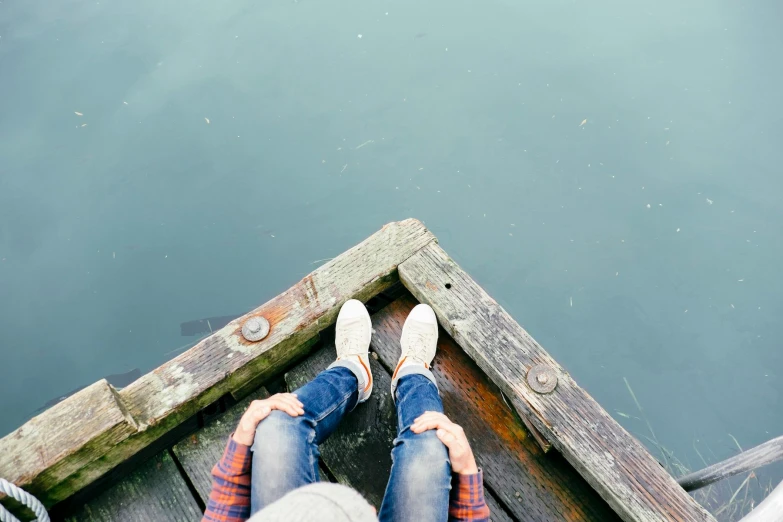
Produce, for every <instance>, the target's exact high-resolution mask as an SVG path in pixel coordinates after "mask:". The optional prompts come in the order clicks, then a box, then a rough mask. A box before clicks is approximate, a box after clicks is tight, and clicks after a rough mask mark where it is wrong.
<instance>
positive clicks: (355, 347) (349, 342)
mask: <svg viewBox="0 0 783 522" xmlns="http://www.w3.org/2000/svg"><path fill="white" fill-rule="evenodd" d="M358 323H360V321H359V320H358V319H357V320H349V321H346V322H345V323H344V324H343V325H341V326H343V327H344V331H343V335H342V336H341V341H342V342H341V343H340V344H341V348H342V349H341V350H340V351H341V352H342V354H343V355H342V357H347V356H349V355H364V350H363V349H362V344H361V338H362V332H361V331H360V330H359V328H356V327H355V325H356V324H358Z"/></svg>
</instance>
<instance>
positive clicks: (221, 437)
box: [172, 388, 269, 505]
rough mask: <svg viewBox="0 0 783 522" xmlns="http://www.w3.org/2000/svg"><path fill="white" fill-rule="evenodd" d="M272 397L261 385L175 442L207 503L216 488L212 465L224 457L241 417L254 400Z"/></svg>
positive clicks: (177, 453)
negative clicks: (213, 483) (201, 426)
mask: <svg viewBox="0 0 783 522" xmlns="http://www.w3.org/2000/svg"><path fill="white" fill-rule="evenodd" d="M268 396H269V392H267V391H266V389H264V388H261V389H259V390H256V392H255V393H252V394H250V395H249V396H247V397H246V398H245V399H244V400H243V401H242V402H239V403H237V404H235V405H234V406H232V407H231V408H229V409H228V410H227V411H226V412H225V413H224V414H223V415H220V416H219V417H217V418H215V419H212V421H211V422H210V423H209V424H207V425H206V426H204V427H203V428H201V429H200V430H199V431H198V432H196V433H194V434H193V435H191V436H190V437H187V438H186V439H183V440H181V441H180V442H178V443H177V444H175V445H174V447H173V448H172V451H173V452H174V456H175V458H176V459H177V460H178V461H179V463H180V465H181V466H182V469H183V470H184V471H185V473H186V474H187V476H188V477H189V478H190V481H191V483H192V484H193V487H194V488H196V491H197V492H198V495H199V497H200V498H201V500H202V502H204V504H205V505H206V504H207V502H208V501H209V493H210V491H211V490H212V468H213V467H214V466H215V464H217V463H218V461H220V459H221V458H222V457H223V451H224V450H225V449H226V443H227V442H228V437H229V436H230V435H231V433H233V432H234V430H235V429H236V426H237V424H239V419H240V418H241V417H242V414H243V413H244V412H245V410H246V409H247V407H248V406H249V405H250V402H251V401H254V400H256V399H264V398H266V397H268Z"/></svg>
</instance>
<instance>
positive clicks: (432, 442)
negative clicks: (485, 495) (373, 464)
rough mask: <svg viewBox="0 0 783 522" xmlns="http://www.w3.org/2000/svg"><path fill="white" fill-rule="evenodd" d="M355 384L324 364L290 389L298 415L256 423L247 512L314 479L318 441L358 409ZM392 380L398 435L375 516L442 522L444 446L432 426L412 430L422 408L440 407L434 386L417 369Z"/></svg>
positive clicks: (446, 475) (388, 520)
mask: <svg viewBox="0 0 783 522" xmlns="http://www.w3.org/2000/svg"><path fill="white" fill-rule="evenodd" d="M427 373H428V372H427ZM429 375H430V376H431V374H429ZM357 384H358V380H357V377H356V376H355V375H354V373H353V372H352V371H351V369H350V368H348V367H343V366H338V367H332V368H329V369H327V370H325V371H323V372H321V373H320V374H319V375H318V376H317V377H316V378H315V379H313V380H312V381H311V382H309V383H308V384H306V385H305V386H303V387H301V388H299V389H298V390H297V391H295V392H294V393H296V394H297V395H298V397H299V400H300V401H301V402H302V404H304V410H305V414H304V415H300V416H299V417H291V416H290V415H288V414H287V413H284V412H281V411H273V412H272V413H271V414H270V415H269V417H267V418H266V419H264V420H263V421H262V422H261V423H260V424H259V425H258V429H257V430H256V436H255V442H254V443H253V448H252V451H253V468H252V482H251V493H250V512H251V514H254V513H256V512H258V511H260V510H261V509H263V508H264V507H265V506H267V505H269V504H271V503H272V502H274V501H275V500H277V499H279V498H281V497H282V496H283V495H285V494H286V493H288V492H289V491H293V490H294V489H296V488H299V487H301V486H304V485H307V484H310V483H313V482H317V481H318V456H319V452H318V445H319V444H321V443H322V442H323V441H325V440H326V439H327V438H328V437H329V435H331V434H332V432H333V431H334V430H335V429H336V428H337V425H338V424H339V423H340V421H341V420H342V419H343V417H344V416H345V415H346V414H347V413H348V412H349V411H351V410H352V409H353V408H354V407H355V406H356V402H357V399H358V391H357ZM396 384H397V388H396V391H395V398H396V406H397V438H396V439H394V448H393V449H392V469H391V476H390V477H389V483H388V485H387V486H386V493H385V495H384V497H383V503H382V504H381V509H380V512H379V519H380V521H381V522H392V521H395V522H397V521H399V522H403V521H404V522H407V521H410V520H417V521H422V522H429V521H433V522H434V521H439V522H445V521H446V520H448V506H449V493H450V490H451V465H450V463H449V458H448V451H447V449H446V446H444V445H443V443H442V442H441V441H440V440H439V439H438V437H437V435H435V432H434V431H432V430H430V431H426V432H424V433H420V434H418V435H417V434H415V433H413V432H412V431H411V430H410V426H411V424H413V421H414V420H415V419H416V418H417V417H418V416H419V415H421V414H422V413H424V412H425V411H438V412H443V405H442V403H441V400H440V396H439V395H438V389H437V387H436V386H435V384H434V382H433V381H432V380H430V377H428V375H427V374H422V373H410V374H407V375H403V376H402V377H400V378H399V379H398V381H397V383H396Z"/></svg>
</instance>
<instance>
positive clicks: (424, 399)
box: [378, 373, 451, 522]
mask: <svg viewBox="0 0 783 522" xmlns="http://www.w3.org/2000/svg"><path fill="white" fill-rule="evenodd" d="M395 395H396V405H397V438H396V439H395V440H394V449H392V470H391V476H390V477H389V483H388V485H387V486H386V494H385V495H384V497H383V503H382V504H381V511H380V515H379V517H378V518H379V520H380V522H404V521H405V522H407V521H410V520H416V521H421V522H446V520H447V519H448V510H449V493H450V490H451V464H450V463H449V455H448V450H447V449H446V446H445V445H444V444H443V443H442V442H441V441H440V439H438V436H437V435H436V434H435V431H434V430H429V431H426V432H424V433H419V434H415V433H413V432H412V431H411V430H410V427H411V425H412V424H413V421H414V420H416V418H417V417H419V416H420V415H421V414H422V413H424V412H425V411H437V412H441V413H442V412H443V404H442V403H441V400H440V396H439V395H438V389H437V387H436V386H435V384H434V383H433V382H432V381H431V380H430V379H429V378H427V377H426V376H425V375H422V374H416V373H414V374H410V375H405V376H403V377H401V378H400V379H399V380H398V382H397V389H396V392H395Z"/></svg>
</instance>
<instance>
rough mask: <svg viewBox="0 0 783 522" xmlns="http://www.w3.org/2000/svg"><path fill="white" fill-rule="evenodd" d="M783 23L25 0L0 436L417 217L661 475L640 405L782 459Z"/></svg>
mask: <svg viewBox="0 0 783 522" xmlns="http://www.w3.org/2000/svg"><path fill="white" fill-rule="evenodd" d="M781 20H783V4H781V3H780V2H778V1H777V0H757V1H755V2H735V1H729V0H712V1H707V0H663V1H661V2H657V3H649V2H646V3H638V2H627V1H621V0H603V1H601V2H587V1H583V0H582V1H571V0H569V1H565V0H557V1H556V0H552V1H549V2H524V1H513V2H512V1H510V0H490V1H489V2H477V1H465V0H456V1H455V0H452V1H448V2H447V1H445V0H435V1H432V2H417V1H413V0H395V1H358V0H344V1H340V2H318V1H315V0H299V1H298V2H297V1H294V0H282V1H281V0H272V1H264V2H250V1H245V0H238V1H235V2H206V1H195V2H188V3H186V4H185V3H171V2H154V1H151V0H141V1H137V2H129V1H122V2H120V1H105V0H101V1H89V2H87V1H83V0H62V1H59V2H34V1H31V0H28V1H25V0H3V1H2V3H0V357H2V370H0V411H2V416H0V435H2V434H5V433H8V432H10V431H11V430H13V429H14V428H15V427H17V426H18V425H19V424H21V423H23V422H24V421H25V420H27V419H28V418H29V417H31V416H32V415H33V414H34V412H35V410H36V409H37V408H39V407H41V406H42V405H43V404H44V403H46V402H47V401H48V400H50V399H52V398H53V397H56V396H58V395H62V394H63V393H67V392H68V391H70V390H72V389H74V388H77V387H79V386H82V385H85V384H88V383H91V382H93V381H95V380H96V379H98V378H101V377H102V376H104V375H108V374H115V373H121V372H125V371H128V370H131V369H133V368H139V369H140V370H141V371H142V372H146V371H148V370H150V369H152V368H154V367H156V366H157V365H159V364H160V363H162V362H163V361H165V360H167V359H169V358H171V357H172V355H173V354H174V353H177V352H176V350H177V349H181V348H182V347H183V345H184V344H186V343H188V342H189V341H190V340H195V339H193V338H189V337H182V336H181V335H180V323H182V322H184V321H188V320H193V319H199V318H203V317H210V316H222V315H229V314H240V313H243V312H245V311H247V310H248V309H251V308H254V307H256V306H257V305H259V304H260V303H262V302H264V301H266V300H267V299H269V298H270V297H272V296H274V295H276V294H277V293H279V292H281V291H283V290H285V289H286V288H288V287H289V286H291V285H292V284H293V283H295V282H296V281H297V280H299V279H300V278H301V277H302V276H304V275H305V274H306V273H308V272H310V271H311V270H313V269H314V268H315V267H316V266H317V265H318V264H319V263H320V262H322V261H319V260H323V259H324V258H330V257H333V256H335V255H337V254H339V253H341V252H343V251H344V250H345V249H347V248H348V247H350V246H352V245H353V244H355V243H357V242H359V241H360V240H362V239H363V238H365V237H366V236H368V235H370V234H371V233H373V232H374V231H375V230H377V229H379V228H380V227H381V226H382V225H383V224H384V223H386V222H389V221H394V220H399V219H402V218H405V217H417V218H419V219H421V220H423V221H424V222H425V223H426V224H427V226H428V227H430V228H431V230H432V231H433V232H434V233H435V234H436V235H437V236H438V237H439V238H440V241H441V244H442V245H443V246H444V248H446V250H447V251H448V252H450V253H451V254H452V255H453V257H454V258H455V259H456V260H457V261H458V262H460V263H461V264H462V266H463V267H464V268H465V269H466V270H467V271H469V272H470V273H471V274H472V275H473V276H474V277H475V278H476V279H477V280H478V281H479V282H480V283H481V284H482V285H483V286H484V287H485V288H486V289H487V291H488V292H489V293H490V294H492V295H493V296H494V297H496V298H497V299H498V301H499V302H500V303H501V304H502V305H503V306H505V307H506V308H507V309H508V310H509V311H510V312H511V313H512V315H513V316H514V317H515V318H517V319H518V320H519V322H520V323H521V324H523V325H524V326H525V328H527V329H528V330H529V331H530V332H531V334H532V335H533V336H535V337H536V339H537V340H538V341H539V342H541V343H542V344H543V345H544V346H545V347H546V348H547V350H549V351H550V353H552V354H553V355H554V356H555V357H556V358H557V359H558V360H559V361H560V362H561V363H562V364H563V365H564V366H565V367H566V368H568V369H569V370H570V372H571V373H572V374H573V376H574V377H575V378H576V379H577V381H578V382H579V383H580V384H581V385H582V386H584V387H585V388H586V389H587V390H588V391H589V392H590V393H591V394H592V395H593V396H594V397H595V398H596V399H597V400H598V401H599V402H600V403H601V404H602V405H603V406H604V407H605V408H606V409H607V410H608V411H610V412H611V413H612V414H613V415H615V417H616V418H617V420H618V421H619V422H620V423H621V424H622V425H623V426H625V427H626V428H627V429H628V430H629V431H631V432H633V433H634V434H636V435H637V436H639V437H640V439H641V440H643V441H644V442H645V443H647V444H649V445H650V447H651V448H652V449H654V450H656V451H657V449H656V448H655V447H654V444H653V443H652V442H651V441H650V440H649V439H648V438H645V437H650V438H652V434H651V433H650V430H649V429H648V427H647V425H646V423H645V422H644V421H642V420H640V419H641V417H642V415H641V414H640V412H639V409H638V408H637V406H636V404H635V403H634V399H633V398H632V396H631V394H630V393H629V389H628V387H627V386H626V380H627V382H628V383H629V385H630V387H631V388H632V389H633V391H634V393H635V395H636V398H637V399H638V402H639V403H640V405H641V406H642V407H643V409H644V415H645V416H646V418H647V419H649V422H650V425H651V426H652V428H653V429H654V432H655V436H656V437H657V440H658V441H659V443H660V444H661V445H663V446H665V447H666V448H669V449H670V450H671V451H673V452H674V454H675V455H676V456H677V457H678V458H680V459H681V460H682V461H683V462H685V463H686V464H688V465H690V466H692V467H701V466H702V461H701V457H700V456H699V454H701V455H703V456H704V458H705V460H707V461H710V462H713V461H715V460H716V459H720V458H725V457H727V456H730V455H732V454H734V453H735V452H736V451H737V448H736V444H735V441H734V440H733V439H736V441H737V442H738V443H739V444H740V445H741V446H742V447H744V448H747V447H750V446H752V445H755V444H758V443H761V442H763V441H765V440H767V439H770V438H772V437H774V436H778V435H781V434H783V408H781V394H783V381H782V380H781V373H782V371H781V370H782V369H783V351H782V350H781V339H783V321H782V320H781V317H783V303H782V300H781V295H783V278H781V277H780V267H781V266H783V242H781V229H782V227H783V205H781V193H783V177H781V175H780V172H781V169H780V166H781V156H780V152H779V151H780V143H781V141H783V98H781V96H780V94H779V93H780V85H781V83H783V67H781V52H782V51H783V31H781V29H780V21H781ZM759 477H760V480H761V481H762V482H763V483H764V484H767V483H768V482H769V481H772V482H773V483H775V484H776V483H777V482H778V481H779V480H780V479H782V478H783V469H781V468H780V467H773V468H771V469H768V470H766V471H764V472H762V473H760V474H759ZM742 478H744V477H740V480H739V481H737V482H736V484H739V483H741V480H742Z"/></svg>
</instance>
